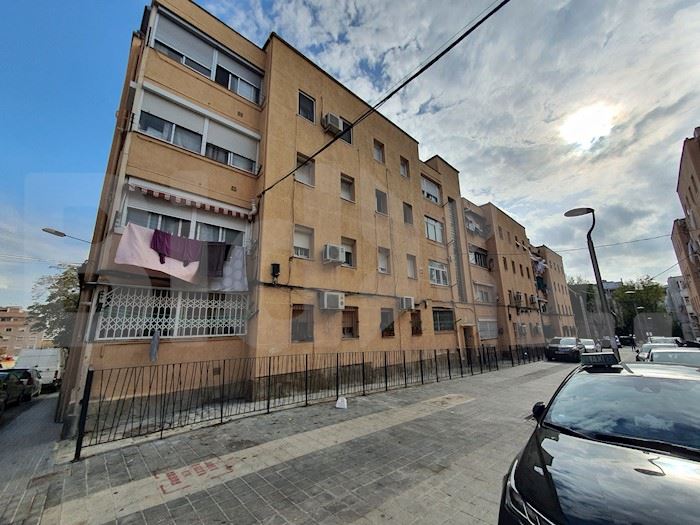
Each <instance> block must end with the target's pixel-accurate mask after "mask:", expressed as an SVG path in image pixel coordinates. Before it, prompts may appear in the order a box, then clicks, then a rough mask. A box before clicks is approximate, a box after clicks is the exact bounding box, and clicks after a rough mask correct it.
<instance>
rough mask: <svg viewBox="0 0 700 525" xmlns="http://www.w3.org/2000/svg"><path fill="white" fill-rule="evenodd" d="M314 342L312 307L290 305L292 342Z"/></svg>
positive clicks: (308, 305)
mask: <svg viewBox="0 0 700 525" xmlns="http://www.w3.org/2000/svg"><path fill="white" fill-rule="evenodd" d="M313 340H314V307H313V305H310V304H294V305H292V341H313Z"/></svg>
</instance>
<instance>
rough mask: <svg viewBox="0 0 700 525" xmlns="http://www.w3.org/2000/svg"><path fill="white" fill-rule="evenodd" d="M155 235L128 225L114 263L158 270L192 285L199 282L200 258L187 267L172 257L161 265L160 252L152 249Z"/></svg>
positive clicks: (148, 230) (166, 258)
mask: <svg viewBox="0 0 700 525" xmlns="http://www.w3.org/2000/svg"><path fill="white" fill-rule="evenodd" d="M153 233H154V231H153V230H150V229H148V228H144V227H143V226H138V225H136V224H134V223H131V222H130V223H129V224H127V225H126V228H125V230H124V234H123V235H122V238H121V240H120V241H119V246H118V247H117V253H116V255H115V257H114V262H115V263H117V264H128V265H130V266H137V267H139V268H147V269H149V270H157V271H159V272H163V273H167V274H168V275H172V276H173V277H177V278H178V279H182V280H183V281H187V282H190V283H195V282H197V281H198V280H199V264H200V263H199V256H198V257H197V260H196V261H193V262H191V263H189V264H188V265H187V266H185V265H184V264H183V261H178V260H177V259H173V258H171V257H164V259H163V260H164V262H163V263H161V262H160V256H159V254H158V252H156V251H155V250H153V249H152V248H151V241H152V240H153Z"/></svg>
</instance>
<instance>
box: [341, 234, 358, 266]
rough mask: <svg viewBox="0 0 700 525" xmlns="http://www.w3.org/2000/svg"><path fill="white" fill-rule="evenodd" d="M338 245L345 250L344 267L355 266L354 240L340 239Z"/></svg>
mask: <svg viewBox="0 0 700 525" xmlns="http://www.w3.org/2000/svg"><path fill="white" fill-rule="evenodd" d="M340 244H341V245H342V246H343V248H345V262H344V263H343V265H344V266H355V264H357V263H356V261H355V246H356V245H357V243H356V242H355V240H354V239H348V238H347V237H341V238H340Z"/></svg>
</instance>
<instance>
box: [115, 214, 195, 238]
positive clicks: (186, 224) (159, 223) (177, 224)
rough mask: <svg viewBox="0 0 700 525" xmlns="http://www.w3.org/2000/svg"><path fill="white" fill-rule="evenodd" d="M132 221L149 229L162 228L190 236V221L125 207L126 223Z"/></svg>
mask: <svg viewBox="0 0 700 525" xmlns="http://www.w3.org/2000/svg"><path fill="white" fill-rule="evenodd" d="M130 222H133V223H134V224H138V225H139V226H143V227H144V228H150V229H151V230H162V231H164V232H167V233H169V234H170V235H177V236H178V237H189V236H190V224H191V223H190V221H187V220H185V219H179V218H177V217H170V216H168V215H162V214H160V213H152V212H150V211H146V210H141V209H138V208H127V211H126V224H129V223H130Z"/></svg>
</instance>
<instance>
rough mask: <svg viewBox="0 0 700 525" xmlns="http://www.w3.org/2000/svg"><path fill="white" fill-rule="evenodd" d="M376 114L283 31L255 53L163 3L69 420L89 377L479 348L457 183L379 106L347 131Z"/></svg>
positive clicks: (108, 225)
mask: <svg viewBox="0 0 700 525" xmlns="http://www.w3.org/2000/svg"><path fill="white" fill-rule="evenodd" d="M367 109H368V106H367V104H366V103H365V102H363V101H362V100H361V99H360V98H359V97H357V96H356V95H355V94H353V93H352V92H351V91H349V90H348V89H347V88H345V87H344V86H343V85H341V84H340V83H339V82H337V81H336V80H335V79H333V78H332V77H331V76H329V75H328V74H327V73H325V72H324V71H323V70H321V69H320V68H319V67H318V66H316V65H315V64H314V63H312V62H311V61H310V60H308V59H307V58H306V57H304V56H303V55H302V54H301V53H300V52H298V51H297V50H296V49H294V48H293V47H292V46H290V45H289V44H288V43H287V42H285V41H284V40H283V39H282V38H280V37H279V36H278V35H276V34H274V33H273V34H271V35H270V37H269V38H268V40H267V42H266V43H265V45H264V46H263V47H262V48H259V47H258V46H256V45H255V44H253V43H251V42H250V41H248V40H246V39H245V38H244V37H242V36H241V35H240V34H238V33H237V32H235V31H234V30H233V29H231V28H230V27H228V26H226V25H225V24H224V23H222V22H221V21H220V20H218V19H216V18H215V17H214V16H212V15H211V14H209V13H208V12H206V11H205V10H204V9H202V8H201V7H199V6H197V5H196V4H194V3H192V2H189V1H187V0H157V1H154V2H153V4H152V5H151V6H150V7H149V8H147V9H146V10H145V13H144V17H143V22H142V24H141V27H140V29H139V30H138V31H137V32H135V33H134V34H133V37H132V42H131V49H130V55H129V61H128V65H127V73H126V78H125V82H124V86H123V93H122V97H121V101H120V107H119V110H118V113H117V122H116V126H115V133H114V138H113V144H112V149H111V153H110V157H109V160H108V165H107V170H106V175H105V180H104V185H103V191H102V195H101V198H100V206H99V211H98V216H97V220H96V226H95V231H94V236H93V246H92V248H91V253H90V257H89V261H88V264H87V267H86V269H85V270H86V272H85V285H84V286H83V291H82V294H81V303H80V304H81V310H80V311H79V313H78V323H77V329H76V331H75V340H74V347H75V348H74V351H72V352H71V354H70V360H69V364H68V367H67V372H66V375H65V377H64V385H65V388H64V395H63V397H62V402H63V405H62V410H64V411H65V410H66V409H68V407H69V406H72V407H74V406H75V404H76V402H77V400H78V399H79V395H80V389H81V385H82V379H83V378H84V376H85V371H86V369H87V367H88V366H94V367H96V368H109V367H117V366H133V365H146V364H149V363H151V362H157V363H159V364H161V363H176V362H183V361H200V360H207V359H220V358H231V357H241V356H267V355H276V354H305V353H323V352H337V351H359V350H362V351H373V350H394V349H421V348H454V347H457V346H463V345H465V344H475V343H476V342H478V340H479V338H478V332H477V320H476V317H475V314H474V308H473V307H472V306H470V305H469V304H468V303H470V302H471V297H470V294H471V293H472V290H470V289H469V288H470V287H469V282H468V276H467V268H466V266H467V265H468V262H467V255H466V254H464V253H462V250H461V247H462V246H463V245H464V236H465V232H466V231H467V228H466V227H465V223H464V215H463V214H462V213H461V205H460V202H461V201H460V199H461V197H460V189H459V174H458V172H457V170H456V169H455V168H453V167H452V166H450V165H449V164H448V163H447V162H446V161H445V160H444V159H442V158H441V157H439V156H433V157H431V158H430V159H428V160H426V161H422V160H421V159H420V158H419V154H418V143H417V141H416V140H415V139H414V138H412V137H411V136H409V135H408V134H407V133H405V132H404V131H403V130H401V129H400V128H398V127H397V126H396V125H394V124H393V123H392V122H390V121H389V120H388V119H386V118H384V117H383V116H381V115H380V114H377V113H374V114H372V115H370V116H369V117H368V118H367V119H366V120H364V121H363V122H362V125H360V126H358V127H357V128H353V129H350V127H349V123H350V122H352V121H353V120H354V119H355V118H357V117H358V116H359V115H361V114H362V113H364V112H365V111H366V110H367ZM334 135H340V139H339V140H338V141H337V142H336V143H335V144H334V145H333V146H332V147H330V148H329V149H327V150H326V151H324V152H323V153H322V154H320V155H319V156H317V157H315V158H313V159H311V156H312V155H313V153H314V152H315V151H317V150H318V149H319V148H320V147H321V146H323V145H324V144H325V143H326V142H327V141H328V140H329V139H330V138H332V137H333V136H334ZM222 254H223V255H222ZM198 258H199V260H198ZM87 305H89V306H87ZM154 334H158V337H154ZM154 346H155V349H156V350H155V352H154Z"/></svg>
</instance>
